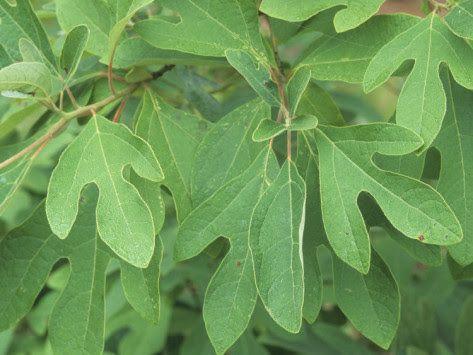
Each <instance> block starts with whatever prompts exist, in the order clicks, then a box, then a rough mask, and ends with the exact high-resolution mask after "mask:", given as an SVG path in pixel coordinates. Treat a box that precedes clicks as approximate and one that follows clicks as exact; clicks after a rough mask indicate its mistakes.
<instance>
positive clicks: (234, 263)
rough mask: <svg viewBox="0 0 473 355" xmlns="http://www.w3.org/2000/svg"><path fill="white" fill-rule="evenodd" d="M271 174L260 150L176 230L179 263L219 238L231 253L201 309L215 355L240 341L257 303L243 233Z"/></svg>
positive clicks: (267, 156)
mask: <svg viewBox="0 0 473 355" xmlns="http://www.w3.org/2000/svg"><path fill="white" fill-rule="evenodd" d="M275 170H277V162H276V160H275V157H274V155H273V154H272V153H271V151H270V150H269V149H266V151H262V152H261V153H260V154H259V156H258V157H257V158H256V160H255V161H254V162H253V163H252V164H251V166H250V167H248V169H246V170H245V171H244V172H243V173H242V174H241V175H240V176H237V177H235V178H234V179H233V180H230V181H229V182H228V183H226V184H225V185H224V186H223V187H221V188H220V189H218V190H217V191H216V192H214V193H213V194H212V195H211V196H210V197H209V198H208V199H206V200H205V201H204V202H202V203H201V204H200V205H199V206H198V207H196V208H195V209H194V210H193V211H192V212H191V214H190V215H189V216H188V217H187V218H186V219H185V220H184V221H183V223H182V225H181V227H180V229H179V234H178V236H177V240H176V244H175V249H174V251H175V256H176V258H177V259H178V260H184V259H189V258H192V257H194V256H196V255H197V254H199V253H200V252H202V251H203V250H204V249H205V248H206V247H207V246H208V245H210V244H211V243H212V242H213V241H215V240H216V239H217V238H218V237H219V236H224V237H226V238H228V240H229V241H230V250H229V251H228V253H227V255H226V256H225V258H224V259H223V261H222V263H221V264H220V265H219V267H218V269H217V271H216V272H215V274H214V275H213V276H212V279H211V280H210V283H209V285H208V287H207V292H206V295H205V301H204V309H203V313H204V320H205V324H206V328H207V332H208V334H209V337H210V340H211V342H212V344H213V346H214V348H215V350H216V352H217V353H218V354H221V353H224V352H225V351H226V350H227V349H228V348H229V347H230V346H231V345H232V344H233V343H234V342H235V341H236V340H237V339H238V338H239V337H240V336H241V334H242V333H243V332H244V330H245V329H246V327H247V326H248V322H249V320H250V318H251V315H252V313H253V309H254V307H255V304H256V296H257V293H256V286H255V279H254V272H253V263H252V260H251V255H250V250H249V247H248V228H249V223H250V218H251V213H252V211H253V208H254V206H255V204H256V203H257V202H258V200H259V197H260V196H261V193H262V190H263V188H264V187H265V185H266V184H268V183H269V182H270V178H271V177H272V176H274V173H275Z"/></svg>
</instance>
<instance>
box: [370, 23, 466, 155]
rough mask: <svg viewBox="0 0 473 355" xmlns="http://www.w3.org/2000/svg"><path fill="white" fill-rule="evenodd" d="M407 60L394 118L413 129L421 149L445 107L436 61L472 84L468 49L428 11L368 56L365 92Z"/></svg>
mask: <svg viewBox="0 0 473 355" xmlns="http://www.w3.org/2000/svg"><path fill="white" fill-rule="evenodd" d="M407 60H414V61H415V63H414V67H413V69H412V71H411V73H410V74H409V76H408V78H407V80H406V82H405V84H404V87H403V89H402V91H401V94H400V96H399V99H398V104H397V113H396V122H397V123H398V124H400V125H402V126H404V127H407V128H410V129H411V130H413V131H414V132H416V133H417V134H419V135H420V136H421V137H422V139H423V140H424V149H426V148H428V147H429V146H430V145H431V144H432V142H433V140H434V139H435V137H436V136H437V134H438V133H439V131H440V128H441V126H442V121H443V118H444V116H445V112H446V108H447V104H446V96H445V90H444V88H443V86H442V81H441V80H440V75H439V70H440V64H441V63H446V64H447V66H448V68H449V69H450V72H451V73H452V75H453V78H454V79H455V81H456V82H458V83H459V84H460V85H462V86H464V87H466V88H469V89H473V48H472V47H471V46H470V45H469V44H468V43H467V42H466V41H465V40H464V39H463V38H460V37H457V36H456V35H455V34H453V33H452V31H450V29H449V28H448V27H447V26H446V25H445V23H444V22H443V21H442V20H441V19H440V18H439V17H438V16H437V15H435V14H431V15H430V16H428V17H426V18H425V19H423V20H422V21H421V22H419V23H417V24H415V25H414V26H412V27H411V28H410V29H408V30H407V31H405V32H403V33H401V34H400V35H398V36H397V37H395V38H394V39H393V40H392V41H390V42H389V43H387V44H386V45H385V46H384V47H383V48H381V50H380V51H379V52H378V53H377V54H376V55H375V56H374V57H373V59H372V60H371V62H370V64H369V66H368V69H367V70H366V73H365V78H364V81H363V85H364V88H365V91H367V92H369V91H372V90H373V89H374V88H376V87H378V86H379V85H381V84H382V83H384V82H385V81H386V80H388V79H389V77H390V76H391V75H393V73H394V72H395V71H396V70H397V69H398V68H399V67H400V66H401V65H402V64H403V63H404V62H405V61H407Z"/></svg>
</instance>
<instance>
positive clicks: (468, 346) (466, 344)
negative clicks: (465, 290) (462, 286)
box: [455, 297, 473, 355]
mask: <svg viewBox="0 0 473 355" xmlns="http://www.w3.org/2000/svg"><path fill="white" fill-rule="evenodd" d="M472 319H473V297H469V298H467V300H466V301H465V303H464V305H463V308H462V311H461V314H460V319H459V320H458V323H457V326H456V331H455V354H457V355H468V354H471V353H472V351H473V339H472V337H471V332H472V331H473V323H472Z"/></svg>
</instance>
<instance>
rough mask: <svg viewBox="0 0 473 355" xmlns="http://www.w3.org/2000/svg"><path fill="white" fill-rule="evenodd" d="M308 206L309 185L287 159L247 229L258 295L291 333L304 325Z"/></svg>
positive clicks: (260, 202)
mask: <svg viewBox="0 0 473 355" xmlns="http://www.w3.org/2000/svg"><path fill="white" fill-rule="evenodd" d="M305 202H306V187H305V182H304V180H303V179H302V178H301V176H300V175H299V174H298V172H297V167H296V165H295V164H294V163H292V162H291V161H286V162H285V163H284V165H283V167H282V168H281V171H280V172H279V175H278V177H277V178H276V179H275V180H274V182H273V183H272V184H271V185H270V186H269V187H268V188H267V189H266V190H265V191H264V193H263V194H262V196H261V198H260V200H259V201H258V203H257V204H256V207H255V209H254V211H253V214H252V216H251V223H250V229H249V244H250V250H251V255H252V258H253V264H254V269H255V277H256V285H257V289H258V293H259V295H260V297H261V300H262V301H263V304H264V306H265V307H266V309H267V310H268V312H269V314H270V315H271V317H272V318H273V319H274V320H275V321H276V322H277V323H278V324H279V325H281V326H282V327H283V328H284V329H286V330H288V331H290V332H292V333H297V332H299V330H300V328H301V324H302V307H303V303H304V269H303V257H302V237H303V232H304V222H305Z"/></svg>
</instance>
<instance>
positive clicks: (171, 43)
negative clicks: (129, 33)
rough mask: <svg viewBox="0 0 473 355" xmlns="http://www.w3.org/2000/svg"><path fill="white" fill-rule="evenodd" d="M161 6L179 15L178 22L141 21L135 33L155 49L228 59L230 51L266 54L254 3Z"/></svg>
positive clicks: (189, 0) (165, 1) (184, 0)
mask: <svg viewBox="0 0 473 355" xmlns="http://www.w3.org/2000/svg"><path fill="white" fill-rule="evenodd" d="M159 3H160V5H162V6H164V7H166V8H168V9H171V10H173V11H175V12H176V13H178V15H179V22H178V23H172V22H170V21H166V20H163V19H159V18H153V19H149V20H144V21H140V22H138V23H137V24H136V25H135V27H134V28H135V31H136V32H137V33H138V34H139V35H140V36H141V37H142V38H143V39H144V40H145V41H147V42H149V43H151V44H152V45H153V46H156V47H158V48H162V49H174V50H179V51H182V52H187V53H194V54H199V55H206V56H217V57H223V56H225V51H226V50H227V49H245V50H251V51H253V52H254V54H256V53H260V54H261V53H264V49H263V45H262V42H261V37H260V35H259V22H258V12H257V9H256V5H255V3H254V1H252V0H231V1H225V2H221V1H210V2H209V1H206V0H180V1H174V0H161V1H159ZM196 24H198V26H196Z"/></svg>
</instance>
